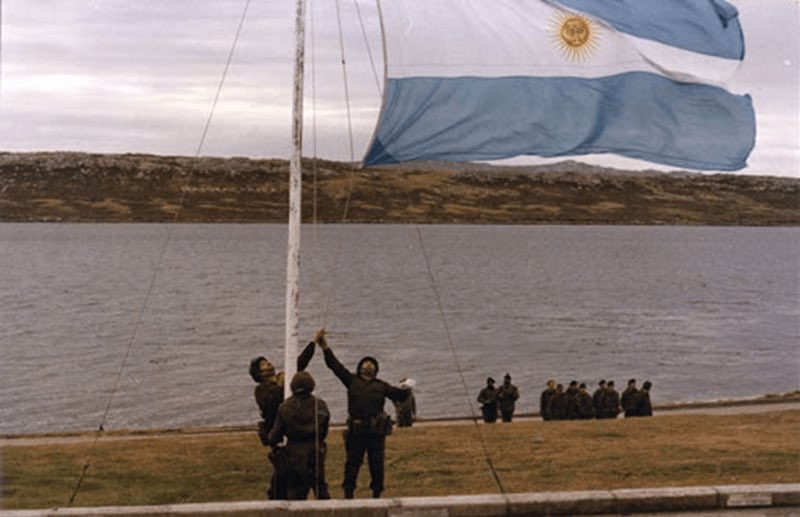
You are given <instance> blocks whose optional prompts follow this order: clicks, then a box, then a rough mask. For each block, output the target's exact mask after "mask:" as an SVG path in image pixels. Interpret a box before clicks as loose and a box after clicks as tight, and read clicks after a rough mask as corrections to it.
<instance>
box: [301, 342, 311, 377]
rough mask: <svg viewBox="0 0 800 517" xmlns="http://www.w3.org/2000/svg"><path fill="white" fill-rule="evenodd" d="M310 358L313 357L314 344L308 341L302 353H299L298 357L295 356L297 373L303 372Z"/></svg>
mask: <svg viewBox="0 0 800 517" xmlns="http://www.w3.org/2000/svg"><path fill="white" fill-rule="evenodd" d="M312 357H314V342H313V341H309V342H308V344H307V345H306V347H305V348H304V349H303V351H302V352H300V355H298V356H297V371H298V372H302V371H303V370H305V369H306V367H307V366H308V363H310V362H311V358H312Z"/></svg>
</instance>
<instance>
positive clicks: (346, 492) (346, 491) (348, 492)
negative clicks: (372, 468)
mask: <svg viewBox="0 0 800 517" xmlns="http://www.w3.org/2000/svg"><path fill="white" fill-rule="evenodd" d="M353 492H354V490H352V489H349V488H345V489H344V498H345V499H352V498H353Z"/></svg>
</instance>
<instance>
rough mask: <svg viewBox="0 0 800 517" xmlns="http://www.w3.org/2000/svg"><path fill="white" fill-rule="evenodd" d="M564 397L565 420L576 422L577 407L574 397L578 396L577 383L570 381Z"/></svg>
mask: <svg viewBox="0 0 800 517" xmlns="http://www.w3.org/2000/svg"><path fill="white" fill-rule="evenodd" d="M564 395H566V397H567V420H577V418H578V406H576V405H575V397H576V396H577V395H578V381H570V383H569V387H568V388H567V391H565V392H564Z"/></svg>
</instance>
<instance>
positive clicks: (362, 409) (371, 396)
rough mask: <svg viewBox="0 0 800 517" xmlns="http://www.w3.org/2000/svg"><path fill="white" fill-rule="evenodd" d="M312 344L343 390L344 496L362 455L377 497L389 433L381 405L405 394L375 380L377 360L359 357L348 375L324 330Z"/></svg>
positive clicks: (388, 419) (353, 482)
mask: <svg viewBox="0 0 800 517" xmlns="http://www.w3.org/2000/svg"><path fill="white" fill-rule="evenodd" d="M314 341H316V342H317V344H318V345H319V346H320V348H322V350H323V352H324V353H325V364H326V365H327V366H328V368H330V370H331V371H332V372H333V373H334V374H335V375H336V377H338V378H339V380H340V381H342V384H344V386H345V387H346V388H347V413H348V418H347V429H346V431H345V439H344V441H345V448H346V449H347V459H346V460H345V465H344V481H343V482H342V488H343V489H344V497H345V499H352V498H353V496H354V494H355V490H356V480H357V479H358V470H359V469H360V468H361V464H362V463H363V462H364V453H366V454H367V461H368V463H369V473H370V477H371V478H372V479H371V481H370V485H369V486H370V488H371V489H372V497H373V498H379V497H380V496H381V492H383V489H384V486H383V478H384V456H385V451H386V436H387V435H388V434H391V432H392V419H391V417H390V416H389V415H387V414H386V412H385V411H384V410H383V406H384V403H385V402H386V399H387V398H388V399H390V400H391V401H393V402H402V401H404V400H406V398H407V397H408V395H409V391H408V390H407V389H401V388H396V387H394V386H390V385H389V384H388V383H386V382H384V381H382V380H380V379H378V378H377V375H378V361H377V359H375V358H374V357H370V356H367V357H364V358H362V359H361V360H360V361H359V362H358V366H357V368H356V372H357V373H351V372H350V371H349V370H348V369H347V368H345V367H344V366H343V365H342V363H340V362H339V360H338V359H337V358H336V356H335V355H334V354H333V350H331V349H330V347H329V346H328V343H327V341H326V340H325V331H324V330H319V331H317V334H316V335H315V336H314Z"/></svg>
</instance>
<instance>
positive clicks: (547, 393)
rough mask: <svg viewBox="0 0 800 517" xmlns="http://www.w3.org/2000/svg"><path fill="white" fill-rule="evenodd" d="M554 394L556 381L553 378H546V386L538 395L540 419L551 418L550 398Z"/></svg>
mask: <svg viewBox="0 0 800 517" xmlns="http://www.w3.org/2000/svg"><path fill="white" fill-rule="evenodd" d="M555 394H556V381H555V380H554V379H548V380H547V388H546V389H545V390H544V391H543V392H542V394H541V395H540V396H539V415H540V416H541V417H542V420H552V417H551V416H550V410H549V407H550V399H552V398H553V395H555Z"/></svg>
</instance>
